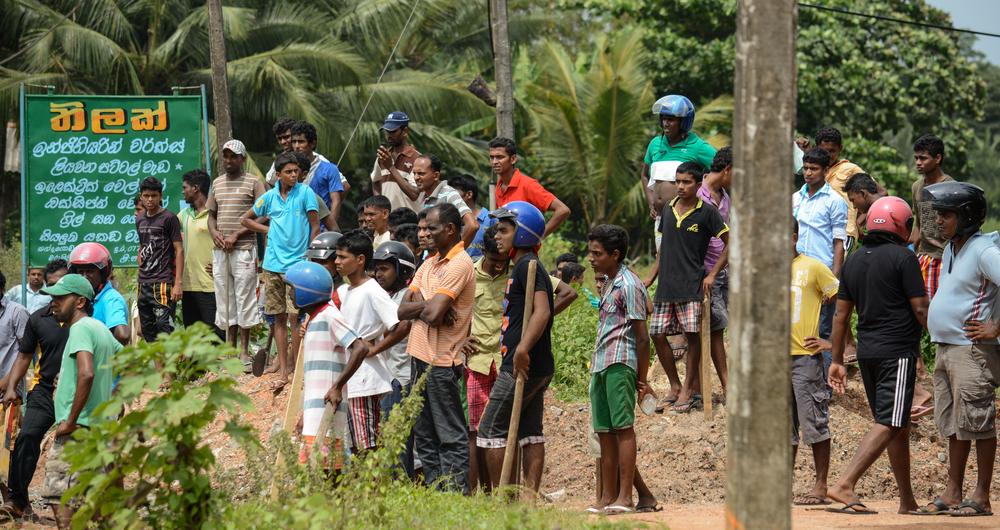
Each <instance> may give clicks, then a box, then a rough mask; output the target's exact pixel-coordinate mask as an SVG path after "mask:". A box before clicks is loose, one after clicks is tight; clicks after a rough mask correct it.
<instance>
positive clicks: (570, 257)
mask: <svg viewBox="0 0 1000 530" xmlns="http://www.w3.org/2000/svg"><path fill="white" fill-rule="evenodd" d="M563 262H569V263H579V262H580V258H578V257H577V256H576V254H573V253H572V252H563V253H562V254H559V255H558V256H557V257H556V267H558V266H559V264H560V263H563Z"/></svg>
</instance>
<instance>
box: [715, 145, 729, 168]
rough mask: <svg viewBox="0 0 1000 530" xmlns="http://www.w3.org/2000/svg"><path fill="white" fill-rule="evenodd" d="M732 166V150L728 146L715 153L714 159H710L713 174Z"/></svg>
mask: <svg viewBox="0 0 1000 530" xmlns="http://www.w3.org/2000/svg"><path fill="white" fill-rule="evenodd" d="M732 165H733V148H732V147H730V146H728V145H727V146H726V147H723V148H722V149H719V150H718V151H716V152H715V157H714V158H712V168H711V171H712V172H713V173H718V172H720V171H722V170H724V169H726V168H727V167H729V166H732Z"/></svg>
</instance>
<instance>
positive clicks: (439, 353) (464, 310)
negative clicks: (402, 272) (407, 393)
mask: <svg viewBox="0 0 1000 530" xmlns="http://www.w3.org/2000/svg"><path fill="white" fill-rule="evenodd" d="M410 290H411V291H414V292H417V293H420V295H421V296H423V297H424V300H428V301H429V300H430V299H431V298H433V297H434V295H436V294H443V295H445V296H447V297H448V298H451V299H452V300H453V302H452V308H453V309H454V310H455V314H456V315H457V317H458V318H457V319H456V321H455V323H453V324H452V325H451V326H445V325H444V324H441V325H440V326H437V327H431V326H429V325H428V324H427V323H426V322H424V321H422V320H419V319H417V320H414V321H413V325H412V327H411V328H410V337H409V341H408V343H407V353H409V354H410V355H412V356H413V357H416V358H417V359H420V360H421V361H424V362H425V363H428V364H431V365H433V366H457V365H459V364H462V362H463V360H462V356H461V355H460V350H459V349H460V348H461V346H462V342H464V341H465V339H466V338H468V336H469V328H470V326H471V324H472V306H473V304H474V303H475V301H476V280H475V275H474V273H473V265H472V258H470V257H469V255H468V254H466V253H465V245H464V244H462V242H459V243H458V244H457V245H455V246H454V247H452V248H451V250H450V251H448V254H447V255H446V256H444V257H443V258H442V257H441V256H440V255H437V256H433V257H430V258H428V259H427V260H426V261H424V263H423V264H421V265H420V268H419V269H417V273H416V275H415V276H414V277H413V281H412V282H411V283H410Z"/></svg>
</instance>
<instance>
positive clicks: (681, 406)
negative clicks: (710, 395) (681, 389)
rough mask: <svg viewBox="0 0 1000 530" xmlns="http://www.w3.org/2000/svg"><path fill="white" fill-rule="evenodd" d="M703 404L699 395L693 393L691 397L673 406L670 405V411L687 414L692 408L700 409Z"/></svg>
mask: <svg viewBox="0 0 1000 530" xmlns="http://www.w3.org/2000/svg"><path fill="white" fill-rule="evenodd" d="M703 406H704V402H703V401H702V398H701V396H699V395H697V394H695V395H694V396H693V397H692V398H691V399H689V400H688V401H685V402H684V403H678V404H676V405H674V406H673V407H670V411H671V412H673V413H674V414H687V413H688V412H691V411H692V410H696V409H697V410H701V408H702V407H703Z"/></svg>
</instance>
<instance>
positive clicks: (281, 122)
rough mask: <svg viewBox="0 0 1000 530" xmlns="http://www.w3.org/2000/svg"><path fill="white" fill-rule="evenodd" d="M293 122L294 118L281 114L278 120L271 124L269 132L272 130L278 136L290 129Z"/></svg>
mask: <svg viewBox="0 0 1000 530" xmlns="http://www.w3.org/2000/svg"><path fill="white" fill-rule="evenodd" d="M295 122H296V120H293V119H292V118H289V117H288V116H282V117H280V118H278V121H276V122H274V125H273V126H271V132H273V133H274V135H275V136H278V135H280V134H281V133H283V132H285V131H287V130H290V129H291V128H292V126H293V125H295Z"/></svg>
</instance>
